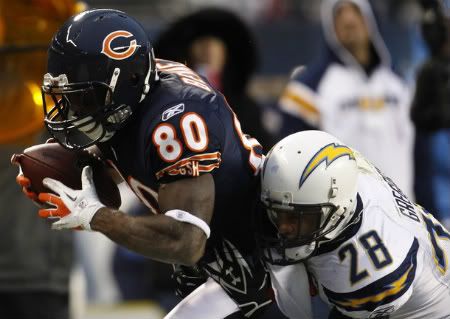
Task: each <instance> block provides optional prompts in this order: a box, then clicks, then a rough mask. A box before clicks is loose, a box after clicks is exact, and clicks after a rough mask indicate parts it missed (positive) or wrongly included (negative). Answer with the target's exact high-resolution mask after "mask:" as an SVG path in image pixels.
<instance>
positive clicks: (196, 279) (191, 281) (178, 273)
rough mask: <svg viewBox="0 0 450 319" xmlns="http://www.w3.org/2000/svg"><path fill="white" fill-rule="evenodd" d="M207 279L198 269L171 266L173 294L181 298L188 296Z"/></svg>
mask: <svg viewBox="0 0 450 319" xmlns="http://www.w3.org/2000/svg"><path fill="white" fill-rule="evenodd" d="M207 278H208V275H207V274H206V273H205V272H204V271H203V270H201V269H200V268H198V267H188V266H182V265H173V274H172V279H173V280H175V294H176V295H177V296H179V297H181V298H184V297H186V296H188V295H189V294H190V293H191V292H193V291H194V290H195V289H196V288H197V287H199V286H200V285H202V284H203V283H204V282H205V281H206V279H207Z"/></svg>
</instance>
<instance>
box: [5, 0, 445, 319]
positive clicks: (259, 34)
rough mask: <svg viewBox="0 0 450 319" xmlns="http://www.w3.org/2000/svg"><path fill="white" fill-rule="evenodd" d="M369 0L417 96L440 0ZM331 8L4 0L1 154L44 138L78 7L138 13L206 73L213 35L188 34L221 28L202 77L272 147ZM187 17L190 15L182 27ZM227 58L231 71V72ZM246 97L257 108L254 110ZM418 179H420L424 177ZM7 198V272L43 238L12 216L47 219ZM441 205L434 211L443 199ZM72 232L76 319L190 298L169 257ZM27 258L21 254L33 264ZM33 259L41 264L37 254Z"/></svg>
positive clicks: (136, 209) (280, 2)
mask: <svg viewBox="0 0 450 319" xmlns="http://www.w3.org/2000/svg"><path fill="white" fill-rule="evenodd" d="M370 3H371V5H372V7H373V10H374V13H375V18H376V20H377V22H378V26H379V29H380V33H381V35H382V37H383V38H384V41H385V43H386V46H387V47H388V50H389V51H390V53H391V57H392V63H393V69H394V70H395V72H396V73H397V74H398V75H399V76H400V77H401V78H402V80H403V81H404V82H405V83H406V85H407V87H408V90H411V96H413V95H414V94H413V92H414V90H415V89H416V79H417V74H418V70H419V69H420V67H421V65H422V64H423V63H424V62H425V61H426V60H427V59H429V58H430V57H431V56H432V55H433V54H432V52H431V51H430V49H429V45H428V43H427V42H426V41H425V39H424V37H423V23H424V21H425V20H424V19H425V16H426V15H425V13H426V10H427V8H430V7H432V6H433V5H434V4H433V3H434V1H431V0H430V1H419V0H417V1H416V0H395V1H394V0H374V1H371V2H370ZM442 4H443V7H444V8H446V9H445V10H448V1H443V2H442ZM320 5H321V1H316V0H315V1H312V0H145V1H144V0H127V1H122V0H90V1H84V2H77V1H71V0H64V1H62V0H14V1H8V0H0V145H1V146H2V153H1V156H2V161H3V162H5V163H6V162H8V161H9V157H8V155H7V154H10V150H11V147H10V146H11V145H16V146H19V147H21V148H23V147H24V146H27V145H31V144H33V143H36V142H37V141H39V140H41V139H42V137H41V135H42V134H44V135H45V133H44V132H43V125H42V119H43V112H42V102H41V101H40V99H41V97H40V88H39V87H40V83H41V79H42V76H43V74H44V70H45V63H46V49H47V45H48V43H49V42H50V39H51V36H52V34H53V33H54V32H55V31H56V29H57V27H58V25H60V24H61V23H62V22H63V21H65V20H66V19H67V18H68V17H69V16H71V15H72V14H75V13H77V12H81V11H83V10H86V9H88V8H115V9H119V10H122V11H125V12H127V13H128V14H129V15H131V16H134V17H135V18H137V20H139V21H140V22H141V23H142V24H143V25H144V27H145V28H146V30H147V31H148V34H149V37H150V39H151V41H152V43H154V44H155V54H156V56H157V57H160V58H167V59H176V60H180V61H181V62H184V63H187V64H188V65H189V64H190V66H191V67H193V68H195V69H196V71H197V72H199V73H202V70H203V69H202V68H201V63H198V60H200V61H201V57H199V58H198V60H197V62H196V63H194V62H192V61H191V60H190V59H194V58H193V56H195V52H196V51H195V50H196V49H195V48H197V49H198V50H199V52H201V50H202V48H203V49H204V47H202V45H203V44H204V43H203V44H202V43H198V46H197V47H190V46H189V48H187V47H188V42H189V41H191V42H194V40H195V37H194V36H193V35H192V34H202V35H204V36H211V35H213V36H215V37H218V38H221V39H222V40H223V43H222V44H221V43H216V42H214V41H213V42H208V44H207V48H208V49H206V50H207V52H208V53H207V54H206V55H207V56H208V55H214V52H216V51H215V50H219V51H220V47H221V46H222V47H223V46H225V48H227V49H226V50H228V51H227V52H228V58H227V57H222V58H220V54H219V58H209V61H207V62H211V60H213V61H217V62H212V64H211V65H212V66H211V65H210V66H209V69H208V72H209V73H207V72H206V71H205V74H203V75H205V76H208V78H209V79H210V81H211V83H213V84H215V85H217V87H218V88H221V89H222V90H223V92H224V93H225V95H226V96H227V98H229V100H230V101H231V103H230V104H231V105H232V106H233V107H236V110H235V111H236V113H237V114H238V116H239V118H240V120H241V122H242V125H243V128H244V131H246V132H247V131H248V132H249V133H250V134H252V135H256V137H257V138H258V139H259V140H260V142H261V143H262V144H263V145H264V146H265V148H266V151H267V150H268V149H269V148H270V147H271V146H272V145H273V144H274V143H275V142H276V141H277V140H278V139H280V138H281V137H282V133H280V127H281V126H283V125H285V124H284V123H285V122H284V116H285V114H283V112H282V111H281V110H280V109H279V108H278V106H277V105H278V101H279V98H280V96H281V94H282V92H283V90H284V88H285V87H286V85H287V83H288V81H289V79H290V77H291V75H292V72H293V70H296V71H298V70H301V68H300V69H299V67H302V66H308V65H310V64H311V63H313V61H314V60H315V59H316V57H317V56H318V55H320V53H321V50H323V38H324V37H323V34H322V27H321V14H320ZM201 9H208V10H212V11H209V12H208V11H207V13H206V14H203V16H200V18H199V21H200V22H193V23H189V22H188V23H186V24H183V23H181V22H182V21H184V20H183V19H184V18H185V17H186V16H190V15H192V14H195V13H196V12H198V11H199V10H201ZM213 9H214V10H215V9H221V10H222V9H223V10H226V11H227V12H230V13H232V15H233V17H237V19H238V21H237V22H236V21H234V20H232V19H233V17H232V18H230V19H231V20H226V21H227V22H224V23H216V22H218V21H219V20H218V19H220V15H218V17H217V19H216V17H215V14H217V12H215V11H214V10H213ZM202 19H203V20H202ZM208 19H210V20H208ZM230 21H231V22H230ZM178 22H180V24H178V25H177V23H178ZM184 22H185V21H184ZM236 23H243V24H244V25H245V28H247V29H248V30H247V31H248V35H246V34H245V32H244V31H242V32H241V31H239V29H234V27H235V26H236ZM217 25H220V26H221V27H220V28H219V27H217ZM190 28H191V29H192V30H191V29H190ZM171 30H172V31H171ZM173 30H175V31H173ZM189 30H190V31H189ZM236 30H238V31H236ZM183 32H184V33H185V34H184V33H183ZM431 32H434V31H431ZM190 33H192V34H190ZM245 36H247V37H245ZM191 42H189V44H190V43H191ZM244 47H245V49H244ZM249 48H250V49H249ZM241 49H242V50H241ZM226 50H225V51H226ZM193 52H194V53H193ZM233 54H236V55H237V56H233ZM200 55H202V54H201V53H200ZM215 59H217V60H215ZM207 60H208V58H207ZM224 61H225V62H224ZM232 63H235V65H232ZM205 64H206V62H205ZM236 65H237V66H238V69H239V70H238V71H239V72H237V73H234V74H231V75H230V77H229V78H228V80H225V79H223V78H222V79H221V80H220V79H219V80H218V81H217V82H215V80H216V78H215V77H214V71H217V72H218V73H220V74H225V73H226V72H231V71H230V70H233V67H235V66H236ZM447 65H448V64H447ZM222 67H224V68H225V69H224V70H222V69H221V68H222ZM218 70H219V71H218ZM227 70H229V71H227ZM294 75H295V74H294ZM447 75H448V74H447ZM444 81H445V78H444ZM446 81H447V86H446V87H444V89H443V90H444V94H447V96H448V92H449V90H450V86H448V77H447V80H446ZM227 83H228V84H227ZM230 83H237V84H239V87H238V88H236V87H233V85H232V84H230ZM230 85H231V86H230ZM446 101H447V102H448V101H449V100H446ZM447 102H445V103H447ZM240 105H249V106H248V108H245V106H240ZM239 108H242V109H239ZM445 109H446V110H448V109H450V105H449V104H446V106H445ZM444 112H445V111H444ZM399 125H401V124H399ZM246 128H247V129H246ZM449 128H450V127H449V126H448V122H447V123H444V124H443V127H439V129H443V130H444V137H442V138H441V139H443V141H441V142H442V143H443V145H444V146H445V147H447V148H445V147H444V148H443V149H442V147H441V148H440V149H441V153H439V154H437V155H436V156H437V157H440V158H442V157H444V161H446V163H443V164H442V165H443V166H442V167H443V171H441V173H440V174H441V175H440V176H441V177H443V178H441V182H442V183H443V185H444V186H443V187H444V188H443V189H444V190H443V192H444V197H446V198H447V199H448V198H450V196H448V195H450V191H449V189H450V186H448V185H449V183H450V182H449V177H448V175H450V165H449V164H448V158H450V152H449V147H448V145H449V144H450V137H449V136H450V135H449ZM426 134H428V135H426V137H425V139H422V140H421V142H422V143H424V144H425V145H430V143H431V142H430V140H429V139H427V138H428V137H429V130H428V131H426ZM441 145H442V144H441ZM8 152H9V153H8ZM442 152H443V153H442ZM3 162H2V163H3ZM414 164H415V163H414ZM428 164H429V163H428V162H425V163H421V165H425V166H426V165H428ZM7 166H8V164H5V165H4V166H0V168H1V169H2V170H3V171H2V172H1V174H0V178H1V179H2V180H1V181H0V185H1V186H2V189H4V187H8V188H15V189H17V191H18V192H19V191H20V190H18V187H17V186H16V185H15V183H14V180H13V179H11V174H13V173H11V174H10V175H7V174H4V173H3V172H4V171H6V170H7V168H6V167H7ZM8 167H9V166H8ZM8 169H9V168H8ZM430 174H431V173H430ZM416 175H417V174H416ZM422 175H423V174H422ZM427 177H430V176H429V175H426V174H425V177H424V176H420V178H422V179H427ZM416 183H418V182H417V180H416ZM422 185H424V184H422ZM3 186H4V187H3ZM121 190H122V192H123V196H124V198H126V200H124V201H123V202H124V204H123V205H124V206H123V209H124V210H126V211H130V212H131V213H133V214H142V213H145V211H144V209H143V208H142V207H141V206H140V205H139V203H137V202H136V200H135V198H134V196H133V195H132V194H131V193H130V192H129V190H128V189H127V188H126V187H125V186H124V187H122V188H121ZM428 190H429V189H428ZM441 191H442V189H441ZM447 191H448V193H447V196H445V192H447ZM437 192H438V191H436V192H434V193H432V194H431V195H430V194H425V195H423V196H422V197H421V196H419V195H418V194H416V197H417V198H419V199H421V201H422V204H424V203H425V202H426V201H427V200H430V201H432V198H435V197H437V196H438V193H437ZM18 198H19V197H18ZM430 198H431V199H430ZM1 200H2V199H1V198H0V204H2V205H3V206H2V207H1V208H0V227H10V225H11V224H17V231H16V233H15V234H14V235H11V236H14V239H11V238H8V237H7V236H9V235H8V234H7V233H3V232H0V234H1V235H0V239H1V241H9V243H10V244H9V245H8V246H1V247H0V274H1V273H2V272H3V268H2V267H3V266H4V265H6V264H7V263H6V262H2V260H6V259H8V260H10V258H13V257H11V256H8V254H6V253H5V250H8V251H11V250H15V249H16V250H17V251H18V253H20V246H15V240H17V237H22V238H24V237H27V238H28V240H31V241H32V240H33V236H34V233H33V230H31V233H25V231H23V232H22V231H21V229H23V228H22V227H21V226H20V224H18V223H19V222H18V221H16V220H14V219H13V220H11V219H10V217H8V218H9V219H8V218H7V216H10V215H11V214H16V215H17V214H22V213H23V214H26V215H27V216H28V218H29V220H28V221H21V222H23V223H27V225H30V223H42V221H40V220H38V217H37V216H36V214H35V213H36V210H35V209H33V208H27V209H28V210H29V211H27V212H21V211H16V208H15V207H16V206H15V203H14V202H13V201H12V200H11V197H10V198H9V202H8V206H9V207H8V208H5V205H6V203H4V202H3V203H2V202H1ZM4 200H5V201H6V200H7V199H4ZM20 200H22V197H20ZM23 200H25V199H24V198H23ZM17 201H19V199H17ZM432 205H433V204H432V203H430V204H427V206H432ZM443 205H444V208H441V209H440V210H441V211H440V214H441V215H439V216H438V217H439V218H440V219H441V220H445V219H446V218H447V216H448V215H450V211H449V208H448V206H449V205H448V202H447V203H444V204H443ZM445 205H447V206H445ZM11 206H12V207H13V208H11ZM427 206H426V207H427ZM17 207H19V206H17ZM23 209H25V208H23ZM433 209H435V207H434V206H433ZM430 210H431V208H430ZM36 227H44V228H45V227H47V228H48V225H44V226H42V224H39V225H38V226H36ZM43 232H45V229H44V230H43ZM48 232H50V231H48ZM43 236H45V235H43ZM49 236H52V235H49ZM73 237H74V238H72V239H71V240H73V261H72V262H70V263H68V264H67V265H65V266H64V267H66V271H67V272H69V274H70V276H69V277H68V278H66V280H68V282H67V285H68V286H67V287H68V288H67V295H68V297H69V308H70V309H69V313H70V318H71V319H79V318H92V319H94V318H109V319H111V318H131V319H132V318H136V319H137V318H162V317H163V316H164V314H165V313H166V312H167V311H168V310H169V309H171V308H172V307H173V306H174V305H175V304H176V303H177V302H178V301H179V300H178V299H177V297H176V296H175V295H174V292H173V285H172V283H171V282H170V280H169V278H170V274H171V268H170V267H169V266H167V265H161V264H158V263H154V262H151V261H149V260H147V259H144V258H142V257H140V256H137V255H135V254H133V253H131V252H129V251H126V250H124V249H122V248H119V247H117V246H115V245H114V244H113V243H112V242H110V241H109V240H108V239H106V238H105V237H104V236H102V235H99V234H96V233H86V232H74V234H73ZM49 240H50V239H49ZM51 240H55V241H59V244H60V245H65V246H63V247H65V249H67V250H69V249H70V250H71V249H72V247H69V246H70V245H71V244H70V242H69V241H65V242H63V243H62V244H61V241H60V240H58V239H53V238H52V239H51ZM46 245H50V244H49V241H45V242H43V243H42V246H40V247H37V248H36V249H40V250H43V251H45V250H46ZM2 250H4V251H2ZM27 262H28V261H23V260H22V261H21V263H22V264H23V263H27ZM29 262H30V263H32V261H29ZM26 272H27V270H26V268H24V273H25V274H21V275H18V278H19V277H20V278H21V280H22V279H23V278H27V275H26ZM2 280H3V279H2V277H1V275H0V293H6V294H7V293H8V292H9V291H18V290H19V291H21V290H26V289H31V290H32V291H35V290H36V289H37V290H39V289H41V288H35V287H31V288H29V287H27V286H26V285H25V286H20V287H19V285H18V286H17V287H15V286H14V283H13V284H12V285H11V284H9V285H3V282H2ZM18 281H19V280H18ZM39 287H41V286H39ZM59 291H60V290H58V292H59ZM0 303H1V301H0ZM0 306H1V305H0Z"/></svg>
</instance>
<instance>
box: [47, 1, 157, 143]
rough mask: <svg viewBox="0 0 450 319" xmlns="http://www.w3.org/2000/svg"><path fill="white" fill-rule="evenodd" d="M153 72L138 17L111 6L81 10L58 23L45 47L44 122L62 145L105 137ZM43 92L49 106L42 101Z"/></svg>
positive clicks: (137, 98)
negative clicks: (109, 7) (46, 60)
mask: <svg viewBox="0 0 450 319" xmlns="http://www.w3.org/2000/svg"><path fill="white" fill-rule="evenodd" d="M156 78H157V73H156V68H155V59H154V56H153V49H152V45H151V44H150V41H149V39H148V36H147V34H146V32H145V30H144V29H143V27H142V26H141V25H140V24H139V22H137V21H136V20H135V19H133V18H131V17H130V16H128V15H127V14H125V13H124V12H121V11H117V10H112V9H98V10H89V11H85V12H82V13H80V14H78V15H76V16H74V17H72V18H70V19H69V20H68V21H67V22H66V23H65V24H64V25H63V26H62V27H61V28H60V30H59V31H58V32H57V33H56V35H55V36H54V37H53V40H52V43H51V46H50V48H49V51H48V73H47V74H45V76H44V82H43V85H42V97H43V104H44V113H45V120H44V121H45V125H46V127H47V129H48V130H49V132H50V133H51V134H52V135H53V137H55V138H56V140H57V141H58V142H59V143H60V144H62V145H63V146H65V147H66V148H70V149H83V148H86V147H88V146H90V145H92V144H95V143H97V142H105V141H107V140H109V139H110V138H111V137H112V136H113V135H114V133H115V132H116V131H117V130H118V129H120V128H122V127H123V126H124V125H125V123H126V122H127V120H128V119H129V118H130V116H131V115H132V114H133V112H134V111H135V109H136V107H137V106H138V105H139V103H140V102H141V101H142V100H143V99H144V98H145V97H146V95H147V94H148V92H149V90H150V86H151V85H152V83H153V82H154V81H155V79H156ZM48 97H51V99H52V100H53V103H54V105H53V106H49V107H47V103H46V102H47V101H48ZM46 100H47V101H46Z"/></svg>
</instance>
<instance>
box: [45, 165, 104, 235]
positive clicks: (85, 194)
mask: <svg viewBox="0 0 450 319" xmlns="http://www.w3.org/2000/svg"><path fill="white" fill-rule="evenodd" d="M43 184H44V185H45V186H46V187H48V188H49V189H51V190H52V191H54V192H55V193H56V194H58V196H57V195H54V194H50V193H41V194H39V200H40V201H42V202H44V203H47V204H50V205H52V206H53V207H54V208H46V209H41V210H39V216H41V217H43V218H47V217H60V220H59V221H57V222H54V223H53V224H52V229H73V228H81V229H84V230H91V225H90V223H91V220H92V218H93V217H94V215H95V213H97V211H98V210H99V209H100V208H103V207H105V205H103V204H102V203H101V202H100V200H99V199H98V196H97V192H96V190H95V185H94V180H93V177H92V167H90V166H85V167H84V168H83V172H82V173H81V184H82V189H81V190H74V189H71V188H70V187H67V186H66V185H64V184H63V183H61V182H59V181H57V180H54V179H51V178H44V180H43Z"/></svg>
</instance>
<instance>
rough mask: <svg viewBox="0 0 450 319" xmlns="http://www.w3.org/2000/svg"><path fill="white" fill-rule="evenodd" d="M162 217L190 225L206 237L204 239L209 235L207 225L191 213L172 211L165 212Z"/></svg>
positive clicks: (209, 231)
mask: <svg viewBox="0 0 450 319" xmlns="http://www.w3.org/2000/svg"><path fill="white" fill-rule="evenodd" d="M164 215H166V216H168V217H171V218H173V219H175V220H178V221H180V222H183V223H189V224H192V225H195V226H197V227H198V228H200V229H201V230H203V232H204V233H205V235H206V238H209V235H210V234H211V229H210V228H209V226H208V224H207V223H205V221H204V220H202V219H200V218H198V217H197V216H194V215H192V214H191V213H188V212H186V211H184V210H181V209H172V210H169V211H167V212H166V213H165V214H164Z"/></svg>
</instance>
